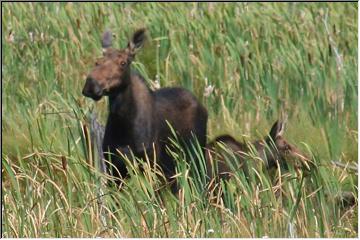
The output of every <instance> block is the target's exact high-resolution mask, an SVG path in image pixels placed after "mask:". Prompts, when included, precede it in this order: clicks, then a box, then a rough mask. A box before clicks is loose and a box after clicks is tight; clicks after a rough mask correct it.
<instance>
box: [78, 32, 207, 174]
mask: <svg viewBox="0 0 360 240" xmlns="http://www.w3.org/2000/svg"><path fill="white" fill-rule="evenodd" d="M144 39H145V31H144V29H140V30H138V31H136V32H135V33H134V35H133V37H132V40H131V41H130V42H129V44H128V46H127V48H125V49H123V50H116V49H112V48H109V46H110V45H111V44H110V42H111V34H110V33H109V32H106V33H105V34H104V36H103V47H104V48H105V49H104V56H103V57H102V58H100V59H98V61H97V62H96V66H95V67H94V68H93V69H92V71H91V72H90V74H89V75H88V77H87V79H86V83H85V86H84V88H83V94H84V95H85V96H87V97H90V98H92V99H94V100H95V101H98V100H100V99H101V97H102V96H108V98H109V116H108V120H107V123H106V128H105V135H104V141H103V150H104V152H108V153H109V154H105V157H106V159H107V160H110V159H111V160H112V161H111V162H112V164H114V165H115V167H116V168H114V169H113V171H112V172H113V175H114V176H115V177H118V178H121V177H125V176H127V174H128V171H127V168H126V166H125V163H124V161H123V159H122V158H121V157H120V156H119V154H118V151H120V152H121V153H122V154H125V155H127V156H130V150H131V151H132V152H133V153H134V154H135V156H137V157H144V155H145V154H146V155H148V156H149V157H150V159H153V157H154V156H153V152H154V149H153V146H155V154H156V158H157V160H156V162H157V163H158V164H159V165H160V167H161V168H162V170H163V171H164V173H165V175H166V177H167V178H170V177H171V176H172V175H174V174H175V161H174V159H173V158H172V157H171V156H170V155H169V154H168V153H167V151H166V146H168V145H169V138H170V137H173V136H172V134H171V131H170V129H169V126H168V124H167V122H166V121H168V122H169V123H170V125H171V126H172V127H173V128H174V129H175V131H176V133H177V136H178V137H179V139H180V140H181V141H182V142H183V143H184V144H185V145H187V144H190V143H191V142H193V137H192V136H193V135H194V136H195V137H196V138H197V140H198V141H199V144H200V146H201V147H205V144H206V125H207V111H206V109H205V108H204V107H203V106H202V105H201V104H200V103H199V102H198V101H197V99H196V98H195V96H194V95H193V94H192V93H190V92H189V91H187V90H185V89H183V88H162V89H160V90H157V91H152V90H150V89H149V88H148V86H147V85H146V84H145V82H144V79H143V78H142V77H141V76H140V75H138V74H135V73H133V72H131V68H130V65H131V62H132V60H133V59H134V56H135V52H136V51H137V50H138V49H139V48H140V47H141V46H142V44H143V41H144ZM192 134H193V135H192ZM108 167H109V166H108Z"/></svg>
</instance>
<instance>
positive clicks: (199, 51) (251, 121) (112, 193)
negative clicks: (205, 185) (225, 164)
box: [2, 3, 358, 237]
mask: <svg viewBox="0 0 360 240" xmlns="http://www.w3.org/2000/svg"><path fill="white" fill-rule="evenodd" d="M138 27H146V28H147V29H148V35H149V37H150V39H149V40H148V42H147V45H146V46H145V47H144V49H143V50H142V51H140V52H139V54H138V55H137V58H136V60H135V62H134V63H133V65H134V67H135V68H136V69H137V70H138V71H139V72H140V73H141V74H142V75H143V76H144V77H145V78H146V80H147V81H148V82H149V84H152V83H154V81H155V80H158V81H159V83H160V85H161V87H164V86H177V85H178V86H182V87H185V88H187V89H190V90H191V91H193V92H194V93H195V95H196V96H197V97H198V98H199V99H200V101H202V102H203V103H204V105H205V106H206V107H207V109H208V111H209V124H208V125H209V126H208V138H209V139H212V138H213V137H215V136H217V135H218V134H221V133H231V134H232V135H234V136H235V137H236V138H238V139H242V138H243V139H245V140H252V139H255V138H258V137H259V136H263V135H265V134H267V132H268V130H269V129H268V128H269V127H270V126H271V124H272V123H273V122H274V121H275V120H276V119H277V118H279V117H280V116H282V115H288V119H289V124H288V129H287V133H286V136H287V138H288V139H290V140H291V141H292V142H293V143H297V145H300V147H302V149H303V150H304V151H307V152H309V154H310V155H313V158H314V160H315V161H316V163H317V166H318V168H317V169H316V170H314V171H312V172H311V174H310V175H309V176H306V177H303V176H302V175H301V173H297V172H296V171H295V170H293V169H290V170H289V171H288V172H281V171H280V172H279V171H278V172H276V174H275V176H274V175H272V174H270V173H268V172H267V171H265V170H262V169H261V168H260V169H259V168H258V167H257V166H255V165H254V167H253V169H254V171H251V176H250V179H252V181H249V182H248V181H246V179H245V177H244V175H243V173H241V172H236V173H235V174H234V177H233V178H232V179H231V180H230V181H229V182H222V183H221V185H222V188H220V189H221V190H216V191H215V190H214V191H211V189H207V190H206V191H207V192H210V193H209V194H210V197H209V196H207V195H206V196H205V195H204V189H201V187H200V186H199V184H201V182H202V181H200V180H201V177H203V173H202V171H201V169H200V171H199V178H197V177H193V175H191V174H188V173H189V171H188V170H189V166H188V165H187V164H186V162H185V161H184V159H183V157H184V154H182V153H181V149H178V151H175V152H174V156H175V157H176V158H177V160H178V162H179V164H178V175H177V180H178V182H179V183H180V191H179V196H178V198H176V197H175V196H173V195H172V194H170V193H169V192H168V190H167V188H166V187H164V181H163V179H162V178H163V177H162V175H161V173H158V174H156V173H155V172H154V171H153V170H150V166H148V165H149V164H148V163H147V162H146V160H145V161H144V162H143V163H142V164H144V165H145V167H144V168H145V169H147V171H145V172H144V173H141V172H139V171H138V170H137V168H138V166H136V164H135V165H134V163H133V162H131V161H129V168H130V169H133V171H131V174H132V175H135V176H134V177H132V178H131V179H130V180H127V181H125V182H124V186H123V188H122V190H121V191H118V189H116V188H115V187H112V186H108V185H107V184H105V183H104V182H105V181H106V180H107V179H108V178H110V177H109V176H107V175H104V174H102V173H100V171H99V170H98V167H97V165H96V154H93V153H92V152H91V151H93V150H91V148H90V147H89V146H90V145H91V144H90V143H89V138H88V137H87V136H88V134H89V132H88V131H89V129H88V127H89V126H87V127H84V126H86V124H87V121H86V117H85V116H86V115H87V114H88V113H89V112H90V111H96V112H97V113H98V114H99V116H100V118H101V122H102V123H104V119H105V117H106V111H107V107H106V101H105V100H104V101H102V102H100V103H97V104H94V103H93V102H92V101H91V100H88V99H85V98H84V97H83V96H82V95H81V88H82V86H83V84H84V79H85V76H86V74H87V72H88V71H89V69H90V68H91V66H92V64H93V63H94V59H95V58H96V57H98V56H100V54H101V46H100V36H101V33H102V32H103V31H104V30H105V29H111V30H112V31H113V32H114V34H115V40H116V41H115V46H116V47H119V48H120V47H124V46H126V43H127V39H128V37H129V36H130V34H131V33H132V32H133V31H134V30H135V29H136V28H138ZM357 38H358V36H357V4H356V3H309V4H304V3H277V4H272V3H271V4H270V3H248V4H247V3H231V4H230V3H228V4H222V3H189V4H183V3H146V4H144V3H4V4H3V5H2V50H3V55H2V56H3V57H2V73H3V82H2V88H3V89H2V90H3V95H2V134H3V135H2V136H3V138H2V139H3V142H2V150H3V152H2V190H3V194H2V203H3V208H2V218H3V226H2V228H3V236H4V237H67V236H69V237H70V236H71V237H84V236H87V237H93V236H108V237H110V236H112V237H120V236H122V237H167V236H168V237H200V236H201V237H262V236H271V237H280V236H283V237H289V236H299V237H354V236H356V235H357V209H356V208H350V209H348V210H343V209H342V208H341V207H340V206H338V205H337V203H336V201H335V198H334V197H333V196H336V195H337V194H339V193H340V192H341V191H344V190H347V191H352V192H354V193H356V194H357V187H358V186H357V175H354V174H353V173H350V172H348V171H346V170H344V169H339V168H337V167H334V166H332V165H331V163H330V161H331V160H337V161H341V162H344V163H351V164H353V163H357V151H358V150H357V141H358V139H357V131H358V129H357V117H358V115H357V111H356V110H357V104H358V102H357V97H358V96H357V64H358V63H357V54H358V53H357V47H356V46H357V45H356V43H357V40H358V39H357ZM209 86H213V87H214V89H213V91H212V92H211V93H210V94H205V89H206V88H208V89H209ZM301 142H303V143H306V144H300V143H301ZM175 144H176V142H175ZM308 149H309V150H308ZM253 161H254V160H252V161H249V162H253ZM255 170H256V171H255ZM99 179H100V180H99ZM99 189H101V190H102V193H101V194H102V197H99ZM219 191H223V193H222V194H221V192H219ZM221 195H223V197H221ZM209 199H212V200H211V201H210V200H209Z"/></svg>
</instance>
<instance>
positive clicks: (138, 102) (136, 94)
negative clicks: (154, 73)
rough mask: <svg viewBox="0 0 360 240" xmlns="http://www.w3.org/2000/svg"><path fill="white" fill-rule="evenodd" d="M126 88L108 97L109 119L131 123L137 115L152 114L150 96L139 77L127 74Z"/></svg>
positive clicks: (148, 90) (149, 91)
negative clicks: (118, 119)
mask: <svg viewBox="0 0 360 240" xmlns="http://www.w3.org/2000/svg"><path fill="white" fill-rule="evenodd" d="M127 77H128V78H129V79H126V80H125V79H124V80H125V81H126V82H128V84H127V85H126V87H123V88H122V89H119V91H118V92H117V93H115V94H113V95H110V96H109V118H110V117H112V118H120V119H123V120H126V121H129V122H132V121H133V120H134V118H136V117H137V116H139V115H146V114H150V113H151V112H152V102H153V99H152V94H151V90H150V89H149V88H148V87H147V86H146V84H145V83H144V80H143V79H142V77H141V76H139V75H137V74H133V73H132V74H129V76H127Z"/></svg>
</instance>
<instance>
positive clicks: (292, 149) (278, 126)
mask: <svg viewBox="0 0 360 240" xmlns="http://www.w3.org/2000/svg"><path fill="white" fill-rule="evenodd" d="M284 131H285V124H284V122H281V121H276V122H275V123H274V124H273V126H272V128H271V130H270V133H269V135H268V137H266V138H265V140H264V141H262V142H261V143H260V144H258V146H260V147H258V149H257V150H258V152H259V154H260V157H261V158H263V160H265V162H267V167H268V168H271V167H276V166H277V162H278V163H279V164H280V165H283V166H287V165H288V164H292V165H293V166H294V167H295V168H296V169H297V168H300V167H305V169H307V170H310V167H309V163H310V160H309V158H308V157H307V156H306V155H305V154H304V153H302V152H301V151H300V150H299V149H298V148H297V147H296V146H294V145H292V144H290V143H289V142H288V141H286V139H285V138H284V136H283V135H284ZM264 158H265V159H264Z"/></svg>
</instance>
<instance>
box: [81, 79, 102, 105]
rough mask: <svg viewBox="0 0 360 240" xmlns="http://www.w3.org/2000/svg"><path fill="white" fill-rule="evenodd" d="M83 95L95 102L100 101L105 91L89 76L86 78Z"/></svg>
mask: <svg viewBox="0 0 360 240" xmlns="http://www.w3.org/2000/svg"><path fill="white" fill-rule="evenodd" d="M82 94H83V95H84V96H85V97H89V98H92V99H94V100H95V101H99V100H100V99H101V97H102V96H103V89H102V87H101V86H100V85H99V84H98V82H97V81H96V80H95V79H93V78H92V77H90V76H89V77H87V78H86V82H85V86H84V88H83V90H82Z"/></svg>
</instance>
